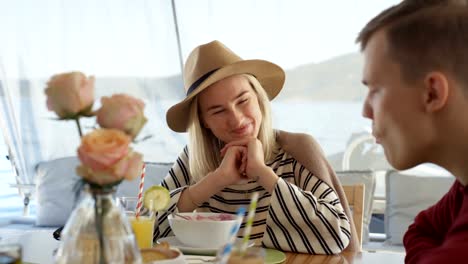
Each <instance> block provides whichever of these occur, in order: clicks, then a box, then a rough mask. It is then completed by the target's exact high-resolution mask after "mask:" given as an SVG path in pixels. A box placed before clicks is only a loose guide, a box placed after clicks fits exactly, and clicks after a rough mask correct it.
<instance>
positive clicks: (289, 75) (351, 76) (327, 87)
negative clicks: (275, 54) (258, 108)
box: [279, 53, 366, 101]
mask: <svg viewBox="0 0 468 264" xmlns="http://www.w3.org/2000/svg"><path fill="white" fill-rule="evenodd" d="M362 63H363V62H362V56H361V55H360V54H359V53H351V54H346V55H342V56H339V57H335V58H333V59H330V60H327V61H324V62H321V63H317V64H306V65H302V66H299V67H297V68H294V69H290V70H287V72H286V84H285V89H284V90H283V91H281V94H280V97H279V98H280V99H300V100H318V101H327V100H332V101H337V100H340V101H341V100H345V101H357V100H362V99H363V98H364V96H365V93H366V89H365V87H364V86H363V85H362V83H361V78H362V76H361V73H362Z"/></svg>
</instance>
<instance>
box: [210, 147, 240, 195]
mask: <svg viewBox="0 0 468 264" xmlns="http://www.w3.org/2000/svg"><path fill="white" fill-rule="evenodd" d="M221 156H222V157H223V160H222V161H221V164H220V165H219V167H218V168H217V169H216V170H215V171H214V172H213V175H211V176H215V175H216V181H217V183H218V185H219V188H221V189H223V188H224V187H226V186H228V185H232V184H237V183H239V182H240V181H241V180H243V179H245V167H246V164H247V148H246V147H245V146H231V147H228V148H226V149H225V151H224V152H223V153H222V155H221Z"/></svg>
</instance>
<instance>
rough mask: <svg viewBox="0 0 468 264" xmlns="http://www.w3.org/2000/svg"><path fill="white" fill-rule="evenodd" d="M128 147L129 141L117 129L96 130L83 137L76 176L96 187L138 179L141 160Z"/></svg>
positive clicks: (141, 164) (139, 155) (138, 154)
mask: <svg viewBox="0 0 468 264" xmlns="http://www.w3.org/2000/svg"><path fill="white" fill-rule="evenodd" d="M129 144H130V137H129V136H127V135H126V134H125V133H123V132H122V131H120V130H116V129H97V130H94V131H93V132H91V133H89V134H86V135H85V136H84V137H83V138H82V140H81V145H80V147H79V148H78V157H79V158H80V160H81V162H82V165H80V166H78V168H77V173H78V174H79V175H80V176H82V177H83V178H85V179H86V180H87V181H90V182H93V183H96V184H99V185H104V184H110V183H115V182H118V181H120V180H122V179H133V178H135V177H137V176H139V175H141V170H142V167H143V156H142V155H141V154H140V153H137V152H133V151H132V149H131V148H130V147H129Z"/></svg>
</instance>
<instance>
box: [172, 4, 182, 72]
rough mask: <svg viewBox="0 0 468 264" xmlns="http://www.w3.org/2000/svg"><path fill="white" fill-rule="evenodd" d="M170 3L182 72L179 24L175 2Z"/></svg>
mask: <svg viewBox="0 0 468 264" xmlns="http://www.w3.org/2000/svg"><path fill="white" fill-rule="evenodd" d="M171 3H172V17H173V18H174V26H175V31H176V37H177V47H178V50H179V63H180V72H181V73H183V72H184V58H183V57H182V45H181V44H180V34H179V22H178V21H177V11H176V6H175V0H172V1H171Z"/></svg>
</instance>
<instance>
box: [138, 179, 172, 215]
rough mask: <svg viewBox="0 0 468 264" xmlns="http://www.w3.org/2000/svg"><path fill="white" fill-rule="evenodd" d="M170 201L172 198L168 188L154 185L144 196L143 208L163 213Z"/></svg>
mask: <svg viewBox="0 0 468 264" xmlns="http://www.w3.org/2000/svg"><path fill="white" fill-rule="evenodd" d="M170 200H171V196H170V195H169V191H168V190H167V189H166V188H164V187H162V186H160V185H154V186H151V187H149V188H148V189H147V190H146V191H145V194H144V195H143V206H144V207H146V208H148V209H149V210H150V211H161V210H164V209H165V208H166V207H167V206H168V205H169V201H170Z"/></svg>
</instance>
